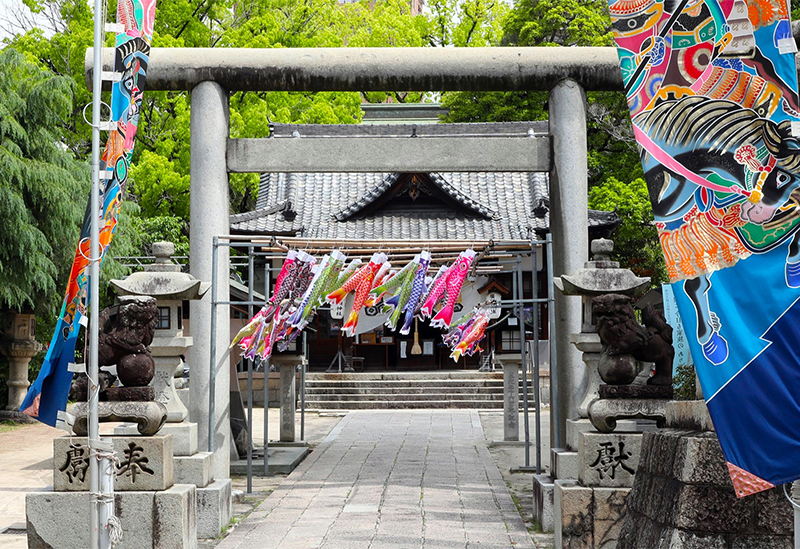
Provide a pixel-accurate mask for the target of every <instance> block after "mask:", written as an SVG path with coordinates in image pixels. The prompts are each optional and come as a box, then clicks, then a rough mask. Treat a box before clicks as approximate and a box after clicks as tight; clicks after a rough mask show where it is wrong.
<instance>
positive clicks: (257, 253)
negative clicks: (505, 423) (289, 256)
mask: <svg viewBox="0 0 800 549" xmlns="http://www.w3.org/2000/svg"><path fill="white" fill-rule="evenodd" d="M467 246H471V247H474V248H476V249H477V250H479V252H478V255H477V257H476V261H475V262H474V264H473V265H474V267H473V274H485V275H490V274H501V273H506V274H507V273H511V274H512V281H513V294H512V299H510V300H502V301H501V302H500V306H501V307H507V308H510V309H512V310H514V311H515V314H516V315H517V318H518V319H519V324H518V325H519V330H520V359H521V366H522V383H523V414H524V416H523V417H524V432H525V464H524V465H523V466H521V467H519V469H520V470H523V471H535V472H536V473H541V472H542V464H541V386H540V378H539V306H540V304H541V303H547V304H548V323H549V325H550V329H549V338H550V371H551V376H550V379H551V383H554V382H555V376H554V375H552V372H554V371H555V369H556V355H555V353H556V348H555V345H554V344H553V338H554V337H555V321H554V319H555V316H554V299H555V297H554V293H553V261H552V238H551V235H550V234H548V235H547V238H546V239H545V240H537V239H535V238H532V239H531V240H525V241H491V240H487V241H446V242H442V241H438V242H437V241H414V240H405V241H395V242H386V241H381V242H370V241H365V242H362V241H344V240H341V241H328V240H313V239H303V238H297V237H292V238H279V237H263V236H234V235H221V236H216V237H214V239H213V244H212V247H213V250H212V286H211V338H210V346H211V354H210V356H211V361H210V362H211V365H210V366H211V375H210V378H209V382H210V389H209V410H210V414H209V421H208V435H209V436H208V451H209V452H213V451H214V436H213V435H214V409H215V407H216V402H215V397H214V395H215V379H216V374H217V371H218V370H219V368H220V367H229V366H228V365H227V362H228V357H229V354H230V349H228V351H227V352H225V353H224V354H223V356H222V358H221V359H220V360H219V361H218V360H217V348H216V333H217V321H218V319H217V307H218V306H219V305H235V306H246V307H247V311H248V315H249V316H250V317H251V318H252V316H253V313H254V311H255V307H256V306H259V307H260V306H262V305H263V303H262V302H260V301H255V300H254V281H255V259H256V257H260V258H263V260H264V262H265V265H264V294H263V295H264V300H265V301H266V300H268V299H269V296H270V293H271V292H270V286H271V270H272V267H271V265H270V263H271V261H280V260H282V259H283V258H284V257H285V252H286V251H287V250H289V249H290V248H301V249H304V250H305V251H307V252H308V253H312V254H315V253H323V252H327V251H330V250H331V249H332V248H335V247H336V248H339V249H342V250H346V251H347V254H348V258H355V257H361V258H365V257H369V255H371V254H372V253H374V252H375V251H379V250H380V251H384V252H385V253H387V255H389V258H390V259H392V258H394V259H396V260H401V261H407V260H410V259H411V257H413V255H414V254H415V253H418V252H419V251H420V250H422V249H428V250H430V251H431V255H432V261H431V265H433V264H434V263H445V262H450V261H453V260H454V259H455V258H456V256H457V251H460V250H462V249H464V247H467ZM222 247H227V248H233V249H239V250H240V251H242V250H245V251H246V256H232V257H231V267H245V266H246V267H247V273H248V277H247V278H248V280H247V291H248V298H247V300H246V301H242V300H233V299H229V300H227V301H221V300H219V299H218V294H217V290H218V288H217V284H216V281H217V279H218V277H217V274H218V273H217V270H218V268H219V267H218V259H217V258H218V253H219V249H220V248H222ZM540 247H544V248H545V249H546V258H547V262H546V276H547V286H548V291H547V297H543V298H540V297H538V289H539V284H538V279H537V273H538V270H537V268H536V267H537V263H538V250H539V248H540ZM523 256H526V257H527V256H530V258H531V295H532V297H531V298H528V299H525V298H524V294H523V285H524V278H523V276H524V275H523V272H524V271H523V269H522V258H523ZM480 261H490V262H491V264H490V265H483V266H481V265H480V264H479V263H480ZM508 266H510V268H508ZM526 304H530V305H531V306H532V308H533V312H532V323H533V334H534V339H533V353H532V354H533V360H532V361H528V356H527V355H528V352H529V350H528V345H527V339H526V335H525V311H524V309H525V305H526ZM318 310H320V311H322V310H329V308H328V307H320V308H319V309H318ZM302 352H303V356H304V360H303V361H302V367H301V371H300V439H301V440H305V413H306V407H305V380H306V368H307V365H308V361H307V356H308V355H307V353H308V347H307V338H306V332H305V331H304V332H303V339H302ZM245 360H246V363H247V379H248V389H247V441H248V443H247V493H252V489H253V454H254V451H255V450H256V448H255V447H254V445H253V399H254V391H253V370H254V367H255V368H256V369H258V366H259V365H258V363H257V361H253V360H250V359H245ZM261 366H263V371H264V448H263V451H264V466H263V471H262V472H261V474H262V475H263V476H268V475H269V428H268V425H269V360H268V359H267V360H266V361H264V362H262V364H261ZM529 367H530V369H531V371H532V372H531V373H532V375H533V381H534V385H535V387H536V390H535V394H534V398H533V401H534V413H535V437H534V438H535V447H536V466H535V467H532V466H531V463H530V446H531V437H530V425H529V424H530V421H529V416H530V405H529V396H528V391H529V388H528V373H529V372H528V369H529ZM553 394H554V395H556V393H553ZM556 398H557V397H556ZM551 404H552V403H551Z"/></svg>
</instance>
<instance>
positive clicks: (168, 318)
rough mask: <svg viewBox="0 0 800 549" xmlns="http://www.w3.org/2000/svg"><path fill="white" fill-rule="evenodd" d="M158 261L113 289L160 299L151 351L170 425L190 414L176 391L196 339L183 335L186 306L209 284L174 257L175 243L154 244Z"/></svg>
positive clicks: (114, 282) (159, 397) (159, 398)
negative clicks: (176, 381)
mask: <svg viewBox="0 0 800 549" xmlns="http://www.w3.org/2000/svg"><path fill="white" fill-rule="evenodd" d="M152 249H153V255H155V257H156V260H155V262H154V263H152V264H151V265H147V266H146V267H145V268H144V271H139V272H136V273H133V274H132V275H130V276H129V277H128V278H126V279H125V280H112V281H111V286H112V287H113V288H114V290H115V291H116V292H117V294H119V295H120V296H124V295H147V296H151V297H154V298H155V299H156V306H157V307H158V319H157V323H156V329H155V332H154V335H153V342H152V343H151V344H150V349H151V352H152V354H153V359H154V360H155V363H156V373H155V377H154V378H153V382H152V383H153V388H154V389H155V393H156V397H155V399H156V401H158V402H161V403H162V404H163V405H164V406H166V407H167V422H168V423H178V422H181V421H183V420H185V419H186V417H187V415H188V414H189V411H188V410H187V409H186V406H184V404H183V402H182V401H181V399H180V397H179V396H178V394H177V393H176V392H175V383H174V379H175V377H181V376H183V366H184V362H183V355H184V353H186V350H187V349H188V348H189V347H191V346H192V338H191V337H188V336H184V335H183V314H182V313H183V311H182V310H181V307H182V303H183V302H184V301H187V300H193V299H200V298H202V297H203V294H205V293H206V291H208V288H209V286H210V285H209V284H208V283H203V282H201V281H200V280H197V279H196V278H195V277H193V276H192V275H190V274H188V273H183V272H181V267H180V266H179V265H176V264H174V263H173V262H172V261H171V260H170V257H171V256H172V255H173V254H174V253H175V245H174V244H173V243H172V242H154V243H153V246H152Z"/></svg>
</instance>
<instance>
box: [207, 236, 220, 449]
mask: <svg viewBox="0 0 800 549" xmlns="http://www.w3.org/2000/svg"><path fill="white" fill-rule="evenodd" d="M218 251H219V237H217V236H215V237H214V238H213V248H212V251H211V338H210V339H211V358H210V361H211V372H210V374H211V375H210V376H209V378H208V451H209V452H211V453H212V454H213V453H214V414H215V410H214V408H215V405H216V398H215V397H216V395H215V394H214V392H215V391H216V389H217V387H216V385H217V383H216V377H217V270H218V269H219V265H218V258H217V253H218Z"/></svg>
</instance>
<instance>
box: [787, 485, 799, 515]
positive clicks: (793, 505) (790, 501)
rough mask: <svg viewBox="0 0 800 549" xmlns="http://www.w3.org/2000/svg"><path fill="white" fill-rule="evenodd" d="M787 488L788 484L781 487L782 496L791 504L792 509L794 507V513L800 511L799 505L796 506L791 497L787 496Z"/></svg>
mask: <svg viewBox="0 0 800 549" xmlns="http://www.w3.org/2000/svg"><path fill="white" fill-rule="evenodd" d="M787 486H789V484H784V485H783V495H784V496H786V499H788V500H789V503H791V504H792V507H794V509H795V511H796V510H798V509H800V504H798V503H797V502H795V501H794V500H793V499H792V496H790V495H789V492H788V491H787V490H786V487H787Z"/></svg>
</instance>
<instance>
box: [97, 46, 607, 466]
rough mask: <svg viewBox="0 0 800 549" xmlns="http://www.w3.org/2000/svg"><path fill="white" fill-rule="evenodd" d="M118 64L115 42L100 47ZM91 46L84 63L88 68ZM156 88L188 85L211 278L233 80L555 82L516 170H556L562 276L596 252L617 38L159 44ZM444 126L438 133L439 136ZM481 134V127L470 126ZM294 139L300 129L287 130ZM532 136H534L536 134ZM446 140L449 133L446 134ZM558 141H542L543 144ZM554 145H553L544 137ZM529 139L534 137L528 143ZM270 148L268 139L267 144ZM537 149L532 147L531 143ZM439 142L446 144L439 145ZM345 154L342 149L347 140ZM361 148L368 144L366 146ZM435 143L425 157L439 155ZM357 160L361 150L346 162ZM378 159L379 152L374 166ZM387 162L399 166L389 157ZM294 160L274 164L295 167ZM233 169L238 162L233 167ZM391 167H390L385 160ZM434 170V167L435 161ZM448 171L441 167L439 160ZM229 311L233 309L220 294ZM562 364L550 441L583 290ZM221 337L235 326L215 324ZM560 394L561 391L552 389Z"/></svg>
mask: <svg viewBox="0 0 800 549" xmlns="http://www.w3.org/2000/svg"><path fill="white" fill-rule="evenodd" d="M104 54H105V55H104V65H106V66H107V68H109V69H110V68H111V59H112V56H111V52H110V50H109V51H105V52H104ZM91 58H92V53H91V50H89V51H87V59H88V60H89V61H87V64H86V72H87V77H88V78H89V80H91V72H92V63H91ZM147 87H148V89H150V90H190V91H191V100H192V111H191V153H192V154H191V168H190V176H191V193H190V211H191V227H190V254H191V265H190V270H191V273H192V274H193V275H194V276H195V277H197V278H198V279H201V280H210V279H211V273H212V239H213V237H215V236H219V235H225V234H228V232H229V218H228V216H229V208H228V204H229V199H228V174H229V172H231V171H234V170H233V169H232V168H234V169H235V168H236V166H230V165H229V163H228V162H229V159H230V158H231V157H230V152H229V151H230V149H231V148H232V147H234V148H235V147H236V146H237V145H236V144H233V145H231V144H230V143H229V142H230V141H231V140H230V127H229V92H235V91H242V90H246V91H253V90H261V91H274V90H282V91H376V90H377V91H381V90H408V91H414V90H416V91H448V90H470V91H515V90H546V91H550V96H549V108H550V136H549V140H550V143H547V139H541V138H538V139H535V140H534V139H530V140H525V141H529V143H528V144H519V143H518V144H517V145H522V148H518V149H516V150H518V151H520V154H530V155H531V156H532V157H530V158H527V159H526V161H527V162H529V163H530V164H529V166H528V165H522V164H519V163H518V164H517V165H516V166H514V169H516V170H523V171H524V170H529V171H537V170H542V171H544V170H545V169H549V173H550V197H551V209H550V228H551V232H552V234H553V242H554V255H553V265H554V274H555V275H556V276H559V275H562V274H566V273H571V272H573V271H575V270H577V269H578V268H580V267H582V266H583V263H584V261H586V260H587V259H588V253H589V250H588V247H589V246H588V236H587V226H588V218H587V209H588V205H587V144H586V96H585V90H586V89H588V90H621V89H622V81H621V77H620V75H619V69H618V67H617V57H616V53H615V51H614V50H613V49H612V48H341V49H339V48H336V49H331V48H319V49H263V50H260V49H225V48H214V49H202V48H200V49H190V48H175V49H166V48H154V49H153V50H151V53H150V64H149V66H148V69H147ZM435 139H437V138H430V140H431V142H433V140H435ZM470 139H480V138H470ZM290 141H292V140H290ZM534 141H536V142H538V143H537V144H536V145H534ZM441 143H444V142H441ZM541 145H544V148H545V149H550V150H547V151H545V153H544V154H543V153H542V146H541ZM548 145H549V147H548ZM525 147H528V148H527V149H526V148H525ZM260 150H262V151H263V150H268V149H263V148H262V149H260ZM526 150H529V151H530V153H526ZM439 152H441V151H439ZM343 154H346V151H344V152H343ZM361 154H362V156H361V157H362V158H363V151H362V153H361ZM436 163H437V157H436V147H432V148H431V152H429V153H428V154H427V157H426V158H425V162H421V164H424V165H425V166H426V167H427V168H431V169H433V168H436V166H437V164H436ZM349 164H350V165H351V166H352V165H354V164H357V161H356V160H353V161H352V162H350V163H349ZM380 167H381V166H380V165H378V164H375V165H373V166H371V167H370V169H373V168H375V169H377V168H380ZM386 167H392V166H391V165H390V164H389V163H388V162H387V165H386ZM459 167H460V168H461V169H465V170H467V171H469V170H468V169H469V168H470V167H472V168H474V169H475V170H480V171H485V170H486V169H494V170H502V166H499V165H497V164H494V165H487V163H485V162H484V161H483V160H481V159H479V158H478V159H477V161H476V164H475V165H473V166H470V165H469V164H467V163H462V164H460V165H459ZM293 168H294V167H293V166H290V165H287V166H286V167H285V168H284V169H276V170H275V171H292V170H293ZM237 171H239V170H238V169H237ZM377 171H384V170H377ZM434 171H435V170H434ZM443 171H444V170H443ZM217 259H218V271H217V272H218V276H217V279H216V280H214V281H213V282H214V283H215V284H216V285H217V287H218V293H217V299H218V301H221V302H227V301H229V295H228V280H227V278H228V271H229V257H228V248H227V247H222V248H221V249H220V250H219V254H218V257H217ZM218 307H220V308H219V309H218V314H219V315H220V317H221V318H227V317H228V316H229V311H228V306H227V305H220V306H218ZM555 310H556V328H557V329H556V333H558V334H562V335H561V337H559V338H557V340H556V342H555V343H556V352H557V356H558V367H557V368H556V372H555V375H554V376H553V377H552V378H551V379H552V381H551V394H552V396H551V402H553V403H555V402H558V405H557V406H554V408H553V409H552V411H551V441H552V445H553V447H563V446H564V443H565V427H564V426H565V421H566V419H567V418H572V417H575V416H576V415H577V404H578V402H579V400H580V397H581V396H582V395H583V392H584V390H585V387H586V381H587V375H586V367H585V366H584V364H583V362H582V361H581V358H580V353H579V352H578V351H577V349H575V348H574V347H573V346H572V345H571V344H570V343H569V338H568V337H567V334H571V333H577V332H580V327H581V304H580V300H579V299H578V298H575V297H566V296H562V295H557V296H556V307H555ZM210 319H211V303H210V297H206V298H205V299H203V300H201V301H195V302H192V305H191V331H192V336H193V338H194V342H195V347H194V349H193V350H192V363H193V367H192V374H191V375H192V377H191V383H190V391H191V393H190V395H191V403H190V404H191V405H190V419H191V421H193V422H197V423H198V424H199V425H200V426H201V428H200V429H199V430H198V435H199V443H200V444H201V445H207V444H208V435H207V431H206V429H204V428H203V426H205V425H208V422H209V420H210V418H209V409H208V402H209V394H210V389H211V383H210V378H211V369H208V368H206V367H205V365H207V364H209V363H210V358H211V357H210V349H209V343H210V339H211V337H212V333H211V330H210V323H211V322H210ZM214 337H215V342H216V349H218V350H221V349H225V348H226V347H227V346H228V344H229V342H230V339H229V334H228V333H227V331H225V330H219V331H217V333H216V334H215V336H214ZM214 379H215V384H214V385H215V387H214V395H215V401H216V408H215V411H214V418H213V422H214V423H213V425H214V433H215V435H214V444H213V447H214V449H215V452H214V477H215V478H217V479H223V478H228V477H229V476H230V474H229V468H230V467H229V466H230V453H229V449H230V448H231V444H230V426H229V389H230V385H229V384H230V379H229V375H228V370H227V369H226V368H223V369H220V371H217V372H215V374H214ZM556 397H557V398H556Z"/></svg>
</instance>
